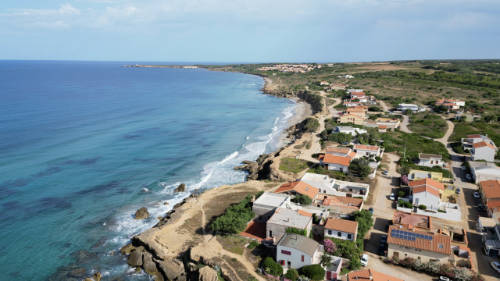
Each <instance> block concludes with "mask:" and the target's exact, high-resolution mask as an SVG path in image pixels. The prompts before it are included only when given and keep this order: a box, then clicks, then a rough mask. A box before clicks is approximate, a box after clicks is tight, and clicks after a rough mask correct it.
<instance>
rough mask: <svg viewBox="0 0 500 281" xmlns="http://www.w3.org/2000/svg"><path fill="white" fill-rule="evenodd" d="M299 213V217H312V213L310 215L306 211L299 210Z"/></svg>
mask: <svg viewBox="0 0 500 281" xmlns="http://www.w3.org/2000/svg"><path fill="white" fill-rule="evenodd" d="M297 213H299V215H303V216H306V217H312V215H313V214H312V213H309V212H306V211H304V210H297Z"/></svg>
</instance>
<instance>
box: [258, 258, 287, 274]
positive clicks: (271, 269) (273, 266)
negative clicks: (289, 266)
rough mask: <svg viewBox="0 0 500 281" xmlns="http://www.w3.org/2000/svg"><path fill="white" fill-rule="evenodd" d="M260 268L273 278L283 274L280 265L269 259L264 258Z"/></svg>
mask: <svg viewBox="0 0 500 281" xmlns="http://www.w3.org/2000/svg"><path fill="white" fill-rule="evenodd" d="M261 267H262V268H263V269H264V271H265V272H266V273H267V274H271V275H273V276H281V275H282V274H283V267H282V266H281V264H279V263H277V262H275V261H274V260H273V258H271V257H266V258H265V259H264V260H263V261H262V264H261Z"/></svg>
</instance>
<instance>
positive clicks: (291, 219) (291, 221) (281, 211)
mask: <svg viewBox="0 0 500 281" xmlns="http://www.w3.org/2000/svg"><path fill="white" fill-rule="evenodd" d="M287 228H296V229H301V230H305V231H306V234H307V235H309V232H311V228H312V217H311V216H307V215H302V214H300V213H299V212H296V211H293V210H290V209H285V208H278V209H276V211H275V212H274V214H273V215H272V216H271V218H269V220H268V221H267V223H266V237H268V238H273V239H274V241H275V242H276V241H279V239H281V237H282V236H283V235H284V234H285V233H286V229H287Z"/></svg>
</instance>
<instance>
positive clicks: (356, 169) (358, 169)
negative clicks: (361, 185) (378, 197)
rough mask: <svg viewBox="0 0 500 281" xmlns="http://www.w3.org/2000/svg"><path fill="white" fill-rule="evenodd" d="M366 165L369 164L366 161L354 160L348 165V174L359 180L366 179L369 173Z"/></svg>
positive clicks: (368, 167) (369, 170)
mask: <svg viewBox="0 0 500 281" xmlns="http://www.w3.org/2000/svg"><path fill="white" fill-rule="evenodd" d="M368 164H369V162H368V160H366V159H361V158H359V159H354V160H352V161H351V164H349V173H350V174H353V175H355V176H357V177H360V178H364V177H367V176H368V175H369V174H370V172H371V169H370V166H369V165H368Z"/></svg>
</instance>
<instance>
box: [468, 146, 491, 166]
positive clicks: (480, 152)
mask: <svg viewBox="0 0 500 281" xmlns="http://www.w3.org/2000/svg"><path fill="white" fill-rule="evenodd" d="M472 160H474V161H477V160H486V161H488V162H493V161H495V150H494V149H492V148H490V147H480V148H474V149H473V150H472Z"/></svg>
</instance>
